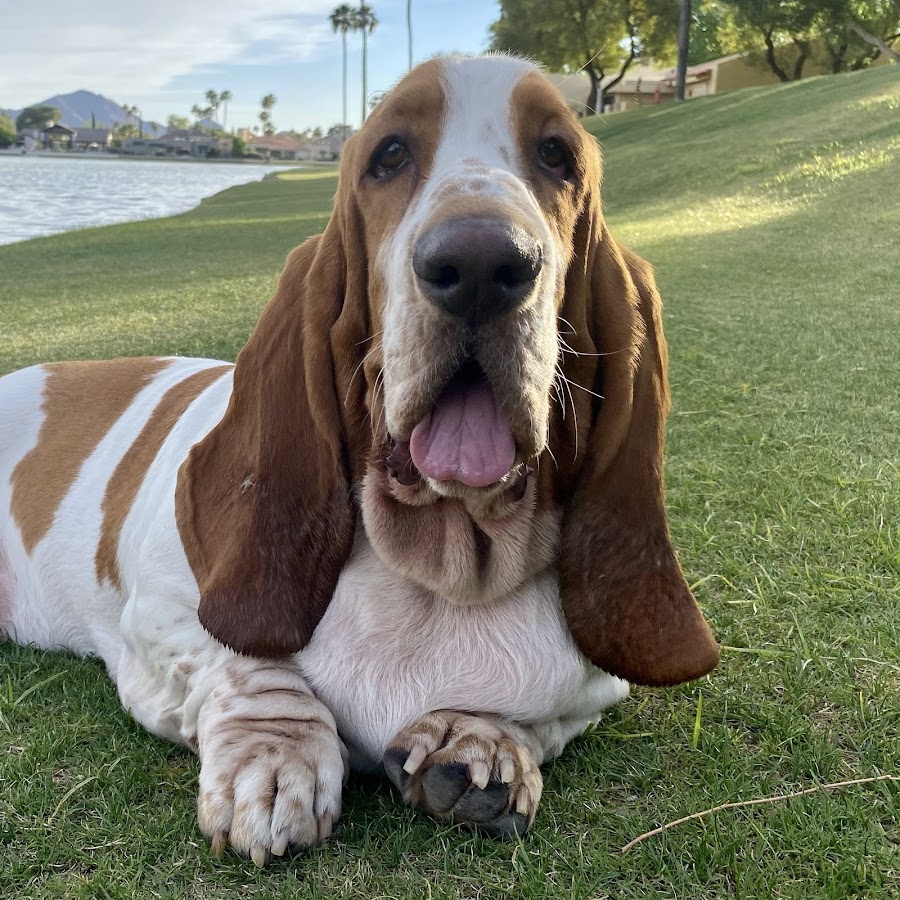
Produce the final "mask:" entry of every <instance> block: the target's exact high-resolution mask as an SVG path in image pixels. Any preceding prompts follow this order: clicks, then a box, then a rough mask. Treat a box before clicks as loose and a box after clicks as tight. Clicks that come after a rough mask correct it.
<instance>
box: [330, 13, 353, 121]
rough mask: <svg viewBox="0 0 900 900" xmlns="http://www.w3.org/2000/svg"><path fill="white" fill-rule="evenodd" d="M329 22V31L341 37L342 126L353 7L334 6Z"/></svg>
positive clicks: (345, 105)
mask: <svg viewBox="0 0 900 900" xmlns="http://www.w3.org/2000/svg"><path fill="white" fill-rule="evenodd" d="M328 18H329V20H330V21H331V30H332V31H334V32H335V33H338V32H340V35H341V53H342V58H343V69H342V76H343V77H342V80H341V87H342V91H343V94H342V96H343V99H344V106H343V111H344V117H343V119H341V121H342V122H343V123H344V125H346V124H347V32H348V31H353V30H355V28H354V25H353V7H351V6H348V5H347V4H346V3H342V4H341V5H340V6H336V7H335V8H334V9H333V10H332V12H331V15H330V16H329V17H328Z"/></svg>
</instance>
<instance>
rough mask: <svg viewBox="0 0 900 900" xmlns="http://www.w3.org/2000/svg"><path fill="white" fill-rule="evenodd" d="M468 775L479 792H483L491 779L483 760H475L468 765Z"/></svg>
mask: <svg viewBox="0 0 900 900" xmlns="http://www.w3.org/2000/svg"><path fill="white" fill-rule="evenodd" d="M469 774H470V776H471V778H472V784H474V785H475V786H476V787H477V788H478V789H479V790H482V791H483V790H484V789H485V788H486V787H487V783H488V781H489V779H490V777H491V771H490V769H488V764H487V763H486V762H485V761H484V760H483V759H476V760H475V762H470V763H469Z"/></svg>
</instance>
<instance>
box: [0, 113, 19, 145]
mask: <svg viewBox="0 0 900 900" xmlns="http://www.w3.org/2000/svg"><path fill="white" fill-rule="evenodd" d="M15 142H16V123H15V122H13V120H12V119H11V118H10V117H9V116H7V115H6V114H5V113H4V114H2V115H0V147H8V146H9V145H10V144H14V143H15Z"/></svg>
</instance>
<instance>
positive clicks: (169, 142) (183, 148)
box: [122, 128, 231, 159]
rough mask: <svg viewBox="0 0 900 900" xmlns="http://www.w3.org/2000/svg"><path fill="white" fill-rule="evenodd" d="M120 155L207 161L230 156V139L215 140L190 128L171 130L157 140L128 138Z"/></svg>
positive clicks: (202, 132) (203, 132) (215, 138)
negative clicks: (185, 157)
mask: <svg viewBox="0 0 900 900" xmlns="http://www.w3.org/2000/svg"><path fill="white" fill-rule="evenodd" d="M122 153H125V154H128V155H130V156H189V157H192V158H194V159H208V158H213V157H220V156H230V155H231V138H217V137H213V136H212V135H210V134H207V133H206V132H205V131H199V130H197V129H192V128H172V129H170V130H169V131H167V132H166V133H165V134H164V135H163V136H162V137H158V138H149V137H148V138H128V139H127V140H125V141H123V143H122Z"/></svg>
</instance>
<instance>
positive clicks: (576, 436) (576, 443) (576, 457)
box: [560, 373, 578, 459]
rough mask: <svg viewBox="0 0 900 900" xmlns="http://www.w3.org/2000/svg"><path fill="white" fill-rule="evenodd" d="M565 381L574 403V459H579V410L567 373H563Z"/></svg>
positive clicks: (570, 398) (570, 399)
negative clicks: (576, 406)
mask: <svg viewBox="0 0 900 900" xmlns="http://www.w3.org/2000/svg"><path fill="white" fill-rule="evenodd" d="M560 374H562V373H560ZM563 382H564V383H565V385H566V390H567V391H568V392H569V402H570V403H571V404H572V418H573V420H574V422H575V456H574V457H573V459H578V410H577V409H576V408H575V398H574V397H573V396H572V385H571V382H570V381H569V379H568V378H566V376H565V375H563Z"/></svg>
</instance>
